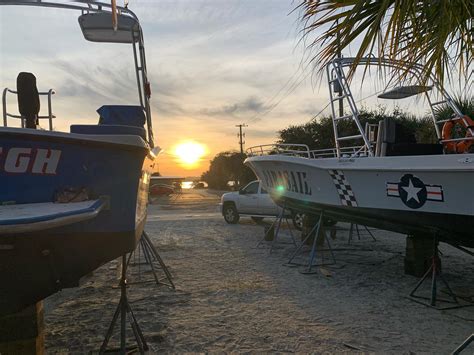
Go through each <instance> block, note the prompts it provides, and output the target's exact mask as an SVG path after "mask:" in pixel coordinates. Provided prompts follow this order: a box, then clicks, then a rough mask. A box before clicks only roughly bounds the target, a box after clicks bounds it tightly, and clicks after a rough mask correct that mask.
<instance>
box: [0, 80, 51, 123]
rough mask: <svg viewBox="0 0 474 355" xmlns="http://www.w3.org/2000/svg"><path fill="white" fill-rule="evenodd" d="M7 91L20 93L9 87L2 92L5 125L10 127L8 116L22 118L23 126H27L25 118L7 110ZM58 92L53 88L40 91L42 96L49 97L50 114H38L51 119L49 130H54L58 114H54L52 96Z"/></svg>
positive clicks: (40, 117) (39, 117) (41, 117)
mask: <svg viewBox="0 0 474 355" xmlns="http://www.w3.org/2000/svg"><path fill="white" fill-rule="evenodd" d="M7 93H12V94H15V95H18V92H17V91H15V90H11V89H9V88H5V89H4V90H3V94H2V106H3V126H4V127H8V117H11V118H17V119H20V120H21V127H22V128H24V127H25V119H24V118H23V116H21V115H14V114H11V113H8V112H7ZM54 94H56V91H54V90H53V89H49V90H48V91H44V92H38V95H40V96H47V97H48V114H47V115H44V116H40V115H38V119H47V120H49V130H50V131H52V130H53V118H56V116H55V115H54V114H53V106H52V96H53V95H54Z"/></svg>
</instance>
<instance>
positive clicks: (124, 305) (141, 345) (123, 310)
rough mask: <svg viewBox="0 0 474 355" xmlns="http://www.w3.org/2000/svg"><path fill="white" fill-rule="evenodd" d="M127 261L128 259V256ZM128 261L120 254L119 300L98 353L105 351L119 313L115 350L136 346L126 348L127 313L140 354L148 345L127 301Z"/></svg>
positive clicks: (123, 351)
mask: <svg viewBox="0 0 474 355" xmlns="http://www.w3.org/2000/svg"><path fill="white" fill-rule="evenodd" d="M128 261H130V258H129V260H128ZM128 261H127V257H126V254H124V255H123V256H122V276H121V278H120V301H119V304H118V305H117V308H116V310H115V313H114V316H113V318H112V322H111V323H110V326H109V329H108V330H107V334H106V335H105V338H104V341H103V343H102V346H101V347H100V350H99V354H104V353H105V352H106V351H107V345H108V343H109V340H110V338H111V337H112V333H113V331H114V328H115V324H116V322H117V319H118V316H119V315H120V349H116V350H119V351H120V354H126V353H127V352H128V351H130V350H135V349H136V347H133V348H127V346H126V343H127V333H126V323H127V314H128V315H129V322H130V326H131V327H132V331H133V335H134V336H135V341H136V342H137V346H138V351H139V352H140V354H144V353H145V351H148V345H147V343H146V340H145V338H144V336H143V333H142V331H141V329H140V326H139V325H138V323H137V319H136V318H135V315H134V314H133V312H132V308H131V307H130V303H129V302H128V297H127V266H128Z"/></svg>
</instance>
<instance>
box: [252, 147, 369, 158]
mask: <svg viewBox="0 0 474 355" xmlns="http://www.w3.org/2000/svg"><path fill="white" fill-rule="evenodd" d="M340 153H341V155H340V157H341V158H356V157H367V156H369V154H368V153H367V151H366V147H365V145H362V146H353V147H341V148H340ZM247 155H248V156H249V157H254V156H263V155H285V156H296V157H301V158H308V159H322V158H336V157H337V156H338V155H337V149H336V148H327V149H314V150H310V149H309V147H308V146H307V145H306V144H264V145H257V146H254V147H250V148H248V149H247Z"/></svg>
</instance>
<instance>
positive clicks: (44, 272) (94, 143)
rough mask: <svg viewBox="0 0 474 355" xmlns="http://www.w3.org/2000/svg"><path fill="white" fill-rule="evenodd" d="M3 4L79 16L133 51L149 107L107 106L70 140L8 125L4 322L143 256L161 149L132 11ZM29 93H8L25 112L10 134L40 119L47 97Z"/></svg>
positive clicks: (93, 30)
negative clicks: (129, 256) (117, 262)
mask: <svg viewBox="0 0 474 355" xmlns="http://www.w3.org/2000/svg"><path fill="white" fill-rule="evenodd" d="M0 5H23V6H41V7H54V8H62V9H71V10H76V11H78V12H79V14H80V17H79V24H80V27H81V30H82V32H83V34H84V37H85V38H86V40H89V41H94V42H108V43H129V44H130V45H131V47H132V49H133V55H134V59H135V70H136V79H137V83H138V92H139V95H138V96H139V105H137V106H103V107H101V108H100V109H99V110H98V112H99V115H100V120H99V124H98V125H72V126H71V128H70V132H68V133H64V132H54V131H45V130H37V129H31V128H12V127H0V186H1V189H0V279H1V280H2V285H1V286H0V315H3V314H9V313H13V312H16V311H18V310H20V309H22V308H24V307H26V306H28V305H31V304H34V303H35V302H37V301H39V300H41V299H43V298H45V297H47V296H49V295H51V294H53V293H55V292H57V291H58V290H60V289H61V288H65V287H74V286H77V284H78V282H79V280H80V278H81V277H83V276H84V275H86V274H89V273H90V272H91V271H93V270H94V269H96V268H97V267H99V266H101V265H103V264H104V263H106V262H108V261H110V260H112V259H114V258H117V257H118V256H121V255H123V254H125V253H128V252H131V251H133V250H134V249H135V247H136V245H137V243H138V242H139V239H140V237H141V234H142V232H143V228H144V224H145V221H146V210H147V202H148V201H147V199H148V187H149V181H150V176H151V174H152V172H153V168H154V159H155V157H156V154H157V153H158V150H159V149H158V148H154V145H153V133H152V121H151V114H150V105H149V99H150V89H149V87H150V86H149V82H148V78H147V72H146V62H145V51H144V43H143V35H142V30H141V27H140V24H139V22H138V19H137V17H136V16H135V14H134V13H133V12H132V11H130V10H129V9H128V8H124V7H116V6H115V5H114V2H113V3H112V4H107V3H101V2H96V1H63V2H58V1H4V0H0ZM33 86H34V87H30V89H32V91H33V92H36V93H37V90H36V86H35V85H33ZM20 89H21V88H20V87H18V89H17V91H14V90H9V89H6V91H5V92H4V100H5V97H6V94H7V92H10V93H14V94H17V95H18V99H19V100H18V101H19V110H20V113H21V115H17V116H15V115H11V114H8V113H7V112H6V109H5V108H6V104H4V125H5V126H7V119H8V118H10V119H11V117H17V118H18V119H20V120H21V123H22V127H24V126H29V124H31V121H30V122H27V120H28V119H29V117H28V110H30V111H31V110H33V111H35V112H36V114H38V110H39V107H38V109H37V110H36V109H35V102H37V101H39V100H38V98H37V97H35V95H33V97H32V98H31V95H29V94H28V93H26V96H25V93H24V92H22V91H21V90H20ZM23 89H24V88H23ZM33 89H34V90H33ZM30 91H31V90H30ZM22 95H23V96H22ZM49 95H50V96H51V91H50V92H49ZM24 97H26V98H27V99H28V97H29V99H30V102H26V101H25V98H24ZM20 101H21V102H20ZM25 107H26V108H25ZM51 117H52V114H51V112H50V114H49V119H51ZM39 118H42V117H39Z"/></svg>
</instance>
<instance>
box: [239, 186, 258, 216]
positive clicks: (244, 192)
mask: <svg viewBox="0 0 474 355" xmlns="http://www.w3.org/2000/svg"><path fill="white" fill-rule="evenodd" d="M258 185H259V182H258V181H253V182H251V183H250V184H248V185H247V186H245V187H244V188H243V189H241V190H240V191H239V206H238V207H237V209H238V212H239V213H243V214H252V213H258Z"/></svg>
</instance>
